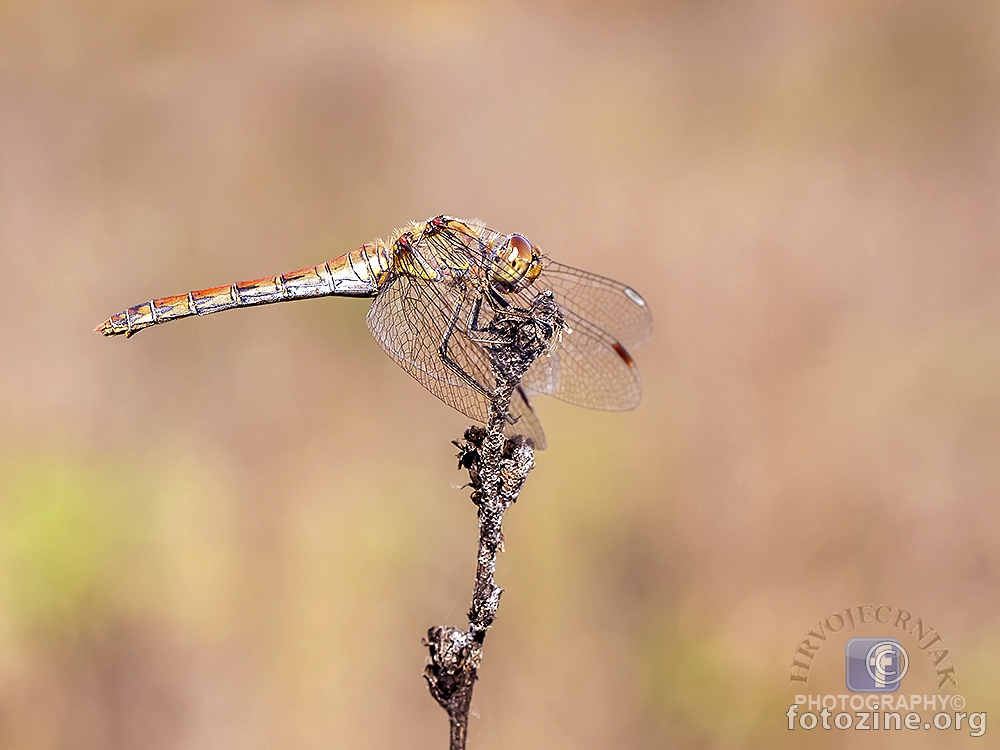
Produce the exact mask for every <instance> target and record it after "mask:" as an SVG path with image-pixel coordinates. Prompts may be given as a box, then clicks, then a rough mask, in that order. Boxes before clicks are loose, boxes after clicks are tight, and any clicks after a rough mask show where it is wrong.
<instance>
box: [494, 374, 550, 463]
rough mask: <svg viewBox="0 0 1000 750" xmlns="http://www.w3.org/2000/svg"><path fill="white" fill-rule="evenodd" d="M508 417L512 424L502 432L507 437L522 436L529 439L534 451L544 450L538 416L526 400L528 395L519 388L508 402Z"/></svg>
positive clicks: (543, 433) (542, 432)
mask: <svg viewBox="0 0 1000 750" xmlns="http://www.w3.org/2000/svg"><path fill="white" fill-rule="evenodd" d="M510 415H511V416H512V417H513V418H514V423H513V424H508V425H507V428H506V429H505V430H504V433H505V434H506V435H507V437H513V436H514V435H523V436H524V437H526V438H531V440H532V442H533V443H534V444H535V448H536V449H538V450H540V451H541V450H545V446H546V445H547V442H546V440H545V431H544V430H543V429H542V425H541V422H539V421H538V415H537V414H535V410H534V408H532V406H531V402H530V401H529V400H528V395H527V394H526V393H525V392H524V389H523V388H520V387H519V388H517V389H516V390H515V391H514V395H513V397H512V398H511V400H510Z"/></svg>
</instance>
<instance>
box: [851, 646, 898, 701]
mask: <svg viewBox="0 0 1000 750" xmlns="http://www.w3.org/2000/svg"><path fill="white" fill-rule="evenodd" d="M909 667H910V657H909V656H908V655H907V653H906V649H904V648H903V647H902V646H901V645H900V643H899V641H897V640H896V639H895V638H851V639H850V640H849V641H848V642H847V689H848V690H850V691H851V692H852V693H894V692H896V691H897V690H899V684H900V682H902V680H903V676H904V675H905V674H906V670H907V669H909Z"/></svg>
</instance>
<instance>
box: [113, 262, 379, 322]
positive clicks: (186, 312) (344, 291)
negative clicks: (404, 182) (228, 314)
mask: <svg viewBox="0 0 1000 750" xmlns="http://www.w3.org/2000/svg"><path fill="white" fill-rule="evenodd" d="M388 269H389V256H388V253H387V252H386V250H385V248H384V247H383V246H382V245H381V244H369V245H363V246H362V247H360V248H358V249H357V250H354V251H352V252H350V253H347V254H346V255H342V256H340V257H339V258H335V259H334V260H330V261H327V262H325V263H319V264H317V265H315V266H309V267H308V268H303V269H301V270H299V271H292V272H291V273H285V274H281V275H280V276H268V277H265V278H263V279H254V280H253V281H240V282H237V283H235V284H229V285H228V286H217V287H212V288H210V289H198V290H196V291H191V292H188V293H187V294H177V295H174V296H172V297H163V298H161V299H154V300H150V301H149V302H143V303H141V304H138V305H135V306H133V307H130V308H128V309H127V310H123V311H122V312H120V313H117V314H116V315H112V316H111V317H110V318H108V319H107V320H106V321H104V322H103V323H102V324H101V325H99V326H98V327H97V328H95V329H94V330H96V331H100V332H101V333H103V334H104V335H105V336H118V335H122V334H124V335H125V336H131V335H132V334H133V333H136V332H137V331H141V330H142V329H143V328H148V327H149V326H153V325H157V324H159V323H165V322H167V321H168V320H177V319H179V318H186V317H189V316H191V315H209V314H210V313H214V312H220V311H222V310H231V309H233V308H234V307H250V306H251V305H267V304H271V303H274V302H288V301H291V300H296V299H306V298H308V297H328V296H346V297H372V296H374V295H375V294H377V293H378V290H379V287H380V286H381V284H382V283H383V282H384V281H385V277H386V274H387V273H388Z"/></svg>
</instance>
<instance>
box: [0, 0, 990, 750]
mask: <svg viewBox="0 0 1000 750" xmlns="http://www.w3.org/2000/svg"><path fill="white" fill-rule="evenodd" d="M998 38H1000V6H998V5H997V4H996V3H995V2H992V0H984V1H983V2H959V3H936V2H912V1H910V0H908V1H906V2H903V1H902V0H899V1H891V0H883V1H880V2H861V1H860V0H855V1H853V2H852V1H848V0H840V1H835V0H827V1H825V2H820V1H814V2H806V3H777V2H669V3H653V2H650V3H641V2H625V3H616V4H606V5H605V4H599V3H588V2H571V1H570V0H566V1H565V2H552V3H500V2H481V3H461V2H448V1H446V0H440V1H428V2H402V1H400V2H388V1H386V2H377V3H343V4H338V3H333V2H321V1H320V0H295V1H293V0H288V1H285V2H258V1H256V0H251V1H250V2H246V1H241V2H235V0H149V1H147V2H132V1H128V0H77V1H76V2H57V1H56V0H32V1H31V2H28V0H4V2H2V3H0V271H2V272H0V321H2V330H3V333H2V334H0V336H2V339H0V341H2V354H0V747H3V748H16V749H21V748H25V749H26V748H31V749H33V750H34V749H36V748H38V749H47V748H143V749H144V750H155V749H159V748H164V749H166V748H185V749H187V748H191V749H202V748H247V749H256V748H279V747H280V748H329V747H358V748H361V747H364V748H397V747H410V748H441V747H444V746H445V744H446V737H447V722H446V717H445V714H444V712H443V711H442V710H441V709H440V708H439V707H438V706H437V705H436V703H435V702H434V701H433V700H432V699H431V698H430V696H429V695H428V693H427V690H426V688H425V686H424V683H423V680H422V679H421V677H420V674H421V670H422V668H423V665H424V660H425V649H424V648H423V646H422V645H421V642H420V639H421V637H422V636H423V635H424V634H425V632H426V629H427V628H428V627H430V626H432V625H438V624H455V625H463V624H464V623H465V622H466V620H465V611H466V609H467V607H468V603H469V598H470V594H471V586H472V577H473V570H474V562H475V559H474V558H475V544H476V530H475V529H476V524H475V512H474V511H475V509H474V507H473V505H472V504H471V503H470V502H469V499H468V490H461V489H456V487H457V486H458V485H461V484H462V483H463V482H464V481H466V477H465V476H464V475H462V474H460V473H459V472H458V471H457V470H456V468H455V459H454V453H455V451H454V448H453V446H452V445H451V444H450V442H449V441H450V440H452V439H454V438H457V437H458V436H459V435H460V434H461V432H462V430H463V429H464V427H465V426H466V423H467V420H466V419H465V418H464V417H462V416H461V415H460V414H458V413H457V412H453V411H451V410H449V409H448V408H447V407H445V406H444V405H442V404H441V403H440V402H438V401H437V400H436V399H435V398H433V397H432V396H430V395H429V394H428V393H427V392H425V391H424V390H423V389H422V388H421V387H420V386H419V385H418V384H417V383H416V382H415V381H413V380H411V379H410V378H409V377H408V376H407V375H406V374H405V373H404V372H403V371H402V370H400V369H399V368H397V367H396V366H395V365H394V364H393V363H392V362H391V361H390V360H389V358H388V357H386V356H385V355H384V354H383V353H382V351H381V350H380V349H379V347H378V346H377V345H376V344H375V343H374V341H373V340H372V339H371V337H370V336H369V334H368V332H367V329H366V328H365V323H364V316H365V313H366V311H367V308H368V302H366V301H364V300H320V301H310V302H302V303H300V304H295V305H277V306H268V307H261V308H254V309H250V310H245V311H240V312H232V313H227V314H223V315H214V316H211V317H208V318H204V319H200V320H197V322H195V321H185V322H181V323H175V324H172V325H169V326H164V327H162V328H156V329H153V330H151V331H147V332H143V333H142V335H140V336H137V337H136V338H134V339H130V340H129V341H127V342H126V341H125V340H124V339H114V340H106V339H103V338H102V337H100V336H98V335H97V334H94V333H92V332H91V329H92V328H93V327H94V326H95V325H96V324H98V323H100V322H101V321H102V320H104V319H105V318H107V317H108V316H109V315H110V314H112V313H114V312H117V311H119V310H121V309H123V308H125V307H127V306H129V305H132V304H136V303H138V302H140V301H143V300H148V299H150V298H151V297H160V296H165V295H168V294H174V293H179V292H184V291H187V290H188V289H192V288H199V287H205V286H213V285H217V284H224V283H229V282H232V281H236V280H241V279H248V278H257V277H260V276H264V275H268V274H274V273H279V272H283V271H291V270H294V269H297V268H300V267H303V266H305V265H310V264H313V263H316V262H319V261H322V260H324V259H327V258H331V257H334V256H337V255H340V254H341V253H343V252H346V251H348V250H351V249H353V248H355V247H357V246H359V245H361V244H362V243H365V242H369V241H371V240H372V239H373V238H375V237H379V236H382V237H384V236H386V235H388V234H389V233H390V232H391V231H392V230H393V229H394V228H395V227H397V226H401V225H403V224H405V223H406V222H407V221H409V220H413V219H426V218H428V217H431V216H434V215H436V214H439V213H448V214H452V215H455V216H460V217H466V218H473V217H479V218H482V219H484V220H486V221H487V222H488V224H489V226H491V227H493V228H495V229H497V230H500V231H504V232H514V231H518V232H523V233H525V234H526V235H527V236H528V237H530V238H531V239H532V241H533V242H534V243H535V244H537V245H539V246H540V247H541V248H542V249H543V250H544V251H545V252H547V253H549V254H550V255H551V256H552V257H554V258H556V259H558V260H560V261H562V262H564V263H567V264H570V265H573V266H577V267H581V268H586V269H588V270H592V271H594V272H597V273H601V274H604V275H608V276H612V277H614V278H618V279H621V280H623V281H625V282H627V283H630V284H632V285H634V286H635V287H636V288H638V289H639V290H640V291H641V292H642V294H643V295H644V296H645V297H646V299H647V300H648V301H649V303H650V305H651V307H652V310H653V313H654V318H655V331H654V336H653V338H652V340H651V342H650V343H649V344H647V345H646V346H645V347H644V348H643V349H641V350H638V351H636V352H633V354H634V355H635V359H636V360H637V362H638V364H639V367H640V370H641V372H642V374H643V378H644V386H645V392H644V400H643V403H642V405H641V406H640V407H639V409H637V410H636V411H634V412H630V413H627V414H606V413H598V412H589V411H585V410H582V409H576V408H573V407H570V406H566V405H563V404H560V403H558V402H554V401H551V400H546V399H540V400H539V401H538V403H536V407H537V409H538V411H539V413H540V416H541V419H542V422H543V423H544V425H545V427H546V430H547V433H548V438H549V442H550V448H549V449H548V450H546V451H545V452H544V453H541V454H540V455H539V456H538V467H537V469H536V470H535V472H534V474H533V475H532V476H531V478H530V479H529V481H528V484H527V485H526V488H525V490H524V492H523V493H522V495H521V498H520V501H519V502H518V503H517V505H516V506H514V507H513V508H512V509H511V511H510V512H509V513H508V516H507V522H506V525H505V532H506V539H507V550H506V552H505V553H504V554H503V556H502V558H501V560H500V567H499V570H498V582H499V583H500V585H502V586H503V587H504V588H505V589H506V594H505V595H504V599H503V604H502V606H501V608H500V613H499V619H498V621H497V623H496V625H495V627H494V629H493V631H491V634H490V637H489V638H488V639H487V642H486V650H485V660H484V664H483V668H482V672H481V679H480V682H479V684H478V687H477V689H476V693H475V698H474V704H473V709H474V717H473V719H472V724H471V740H470V747H474V748H502V747H503V748H608V747H616V748H619V747H620V748H661V747H667V746H670V747H684V748H774V747H802V746H809V747H823V748H827V747H830V748H835V747H855V746H872V747H954V746H959V745H962V746H964V745H965V744H968V743H971V742H975V740H972V739H970V738H968V737H967V736H966V732H954V731H951V732H917V733H913V732H909V733H905V732H895V733H881V734H880V735H877V736H875V737H869V734H870V733H864V732H855V731H849V732H837V731H833V732H829V731H828V732H823V731H822V730H816V731H813V732H811V733H806V732H805V731H803V730H797V731H795V732H789V731H788V730H787V729H786V719H785V716H784V712H785V710H786V708H787V706H788V705H789V703H790V702H791V701H792V700H793V698H794V695H795V694H796V693H800V692H804V691H803V690H802V689H798V688H794V687H793V686H791V685H790V684H789V667H790V664H791V661H792V658H793V654H794V652H795V650H796V648H797V647H798V644H799V642H800V640H801V639H802V638H804V637H805V635H806V633H807V631H809V630H810V629H812V628H814V627H815V626H816V625H817V623H819V622H820V621H821V620H823V619H824V618H826V617H827V615H829V614H831V613H833V612H837V611H839V610H843V609H844V608H847V607H852V606H856V605H860V604H865V603H875V604H887V605H889V606H892V607H898V608H902V609H904V610H907V611H909V612H912V613H914V615H915V616H919V617H922V618H923V619H924V620H925V621H926V622H927V623H928V624H930V625H932V626H933V627H934V628H935V629H936V630H937V631H938V632H939V633H940V634H941V635H942V638H943V640H944V642H945V643H946V644H947V645H946V647H947V648H948V649H949V650H950V656H949V657H948V658H949V659H953V661H954V665H955V668H956V675H957V678H958V692H960V693H962V694H963V695H964V696H965V697H966V699H967V701H968V709H969V710H975V711H988V712H994V714H993V717H994V720H995V721H996V720H1000V688H998V687H997V684H998V683H997V681H996V672H997V667H998V665H1000V641H998V636H1000V594H998V591H1000V581H998V579H1000V507H998V503H997V499H998V493H1000V461H998V460H997V459H998V451H1000V253H998V239H997V238H998V229H1000V218H998V217H1000V211H998V210H997V208H998V206H997V202H998V195H1000V45H998V44H997V39H998ZM869 634H871V635H876V636H877V635H885V633H881V632H874V631H872V632H871V633H869ZM840 636H841V637H839V640H837V639H834V638H831V640H830V641H829V642H828V643H827V644H826V645H825V646H824V647H823V651H821V653H820V655H819V656H817V658H816V660H815V663H814V666H813V670H812V676H811V678H810V680H811V681H810V687H809V689H808V690H806V691H805V692H810V693H827V692H832V693H843V692H845V690H844V687H843V646H844V641H845V640H846V635H845V634H843V633H842V634H840ZM900 638H901V642H902V643H903V644H904V645H905V646H906V647H907V648H910V650H911V654H917V655H916V656H914V657H913V661H914V667H913V668H912V669H913V674H912V676H911V677H909V678H908V680H910V681H912V682H911V683H908V687H909V689H908V690H907V691H906V692H913V693H933V692H934V680H933V674H932V671H931V667H930V665H929V662H928V661H927V658H926V656H924V655H923V653H922V652H920V653H917V649H916V647H915V645H914V641H912V640H907V638H908V636H903V635H901V636H900ZM987 736H989V734H988V735H987ZM982 742H986V743H989V742H990V740H988V739H987V740H980V744H981V743H982ZM982 746H985V745H982Z"/></svg>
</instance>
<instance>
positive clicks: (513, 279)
mask: <svg viewBox="0 0 1000 750" xmlns="http://www.w3.org/2000/svg"><path fill="white" fill-rule="evenodd" d="M540 294H546V295H551V296H552V297H553V299H554V301H555V303H556V305H557V306H558V309H559V312H560V313H561V316H562V326H561V330H560V331H559V332H558V335H557V336H556V337H555V339H554V340H553V342H552V344H551V346H550V347H549V349H548V351H547V353H546V354H545V355H544V356H542V357H541V358H539V359H538V360H536V361H535V362H534V363H533V364H532V365H531V366H530V367H529V368H528V370H527V372H526V373H525V374H524V375H523V377H522V378H521V381H520V383H519V385H518V387H517V388H516V390H515V392H514V394H513V397H512V398H511V402H510V407H509V413H508V420H507V421H508V425H507V428H506V432H507V434H508V435H513V434H520V435H522V436H524V437H526V438H529V439H531V440H532V442H533V443H534V445H535V447H536V448H538V449H543V448H544V447H545V446H546V439H545V433H544V431H543V430H542V427H541V424H540V423H539V420H538V417H537V415H536V413H535V410H534V408H533V407H532V404H531V401H530V399H531V398H532V397H533V396H536V395H548V396H554V397H555V398H557V399H561V400H562V401H566V402H568V403H570V404H575V405H578V406H584V407H588V408H592V409H603V410H607V411H627V410H629V409H633V408H635V407H636V406H637V405H638V404H639V400H640V397H641V395H642V383H641V380H640V378H639V371H638V368H637V367H636V364H635V361H634V360H633V359H632V356H631V355H630V354H629V349H632V348H634V347H636V346H638V345H640V344H642V343H643V342H644V341H645V340H646V339H647V338H648V337H649V335H650V333H651V332H652V316H651V314H650V311H649V306H648V305H647V304H646V301H645V300H644V299H643V297H642V296H641V295H640V294H639V293H638V292H637V291H636V290H635V289H633V288H632V287H630V286H627V285H625V284H622V283H620V282H618V281H613V280H611V279H608V278H604V277H603V276H598V275H596V274H593V273H589V272H587V271H581V270H579V269H576V268H571V267H570V266H565V265H563V264H561V263H557V262H556V261H554V260H552V259H550V258H549V257H548V256H547V255H544V254H542V252H541V251H540V250H539V249H538V247H536V246H535V245H533V244H532V243H531V242H530V241H529V240H528V239H527V238H526V237H525V236H524V235H523V234H518V233H514V234H503V233H501V232H497V231H494V230H492V229H488V228H487V227H486V225H485V223H483V222H481V221H478V220H473V221H463V220H461V219H456V218H454V217H450V216H444V215H442V216H437V217H435V218H433V219H429V220H427V221H423V222H413V223H411V224H410V225H408V226H406V227H404V228H402V229H398V230H396V231H395V232H394V233H393V234H392V235H391V236H390V237H389V239H388V240H385V241H383V240H375V241H374V242H371V243H368V244H366V245H362V246H361V247H359V248H358V249H356V250H353V251H351V252H349V253H347V254H346V255H341V256H340V257H339V258H335V259H333V260H329V261H326V262H324V263H319V264H317V265H314V266H309V267H308V268H303V269H302V270H300V271H293V272H292V273H285V274H280V275H278V276H268V277H266V278H261V279H255V280H253V281H241V282H237V283H233V284H228V285H225V286H218V287H212V288H208V289H199V290H196V291H190V292H187V293H186V294H178V295H174V296H171V297H163V298H161V299H153V300H149V301H148V302H143V303H141V304H138V305H135V306H133V307H130V308H128V309H127V310H123V311H122V312H120V313H117V314H116V315H112V316H111V317H110V318H108V319H107V320H106V321H104V322H103V323H102V324H101V325H99V326H97V328H95V329H94V330H95V331H98V332H100V333H103V334H104V335H106V336H118V335H124V336H126V337H129V336H132V335H134V334H135V333H137V332H138V331H141V330H142V329H144V328H148V327H150V326H154V325H159V324H160V323H166V322H167V321H170V320H177V319H179V318H186V317H190V316H192V315H209V314H211V313H215V312H220V311H222V310H230V309H233V308H238V307H249V306H252V305H266V304H270V303H274V302H286V301H292V300H300V299H308V298H312V297H330V296H333V297H336V296H341V297H372V298H374V301H373V303H372V306H371V309H370V310H369V311H368V316H367V323H368V329H369V330H370V331H371V334H372V336H373V337H374V338H375V340H376V341H377V342H378V344H379V346H381V347H382V349H383V350H385V352H386V353H387V354H388V355H389V357H391V358H392V359H393V360H394V361H395V362H396V364H398V365H399V366H400V367H402V368H403V370H405V371H406V372H407V373H409V374H410V375H411V376H413V377H414V378H415V379H416V380H417V381H418V382H419V383H420V384H421V385H422V386H423V387H424V388H426V389H427V390H428V391H430V392H431V393H432V394H434V395H435V396H437V397H438V398H439V399H441V400H442V401H444V402H445V403H446V404H448V405H449V406H451V407H453V408H454V409H457V410H458V411H460V412H461V413H463V414H465V415H466V416H468V417H470V418H472V419H473V420H475V421H477V422H481V423H485V422H486V421H487V420H488V415H489V408H490V400H491V397H492V396H493V393H494V390H495V385H496V381H495V379H494V375H493V371H492V370H491V366H490V365H491V362H490V355H489V352H488V351H487V348H488V347H484V344H483V341H482V337H481V336H477V333H476V332H477V331H482V330H484V327H486V326H488V324H489V321H490V320H491V319H494V318H495V317H496V316H498V315H510V314H513V315H526V314H528V311H529V310H531V309H532V304H533V303H534V302H535V301H536V299H537V298H538V295H540Z"/></svg>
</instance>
